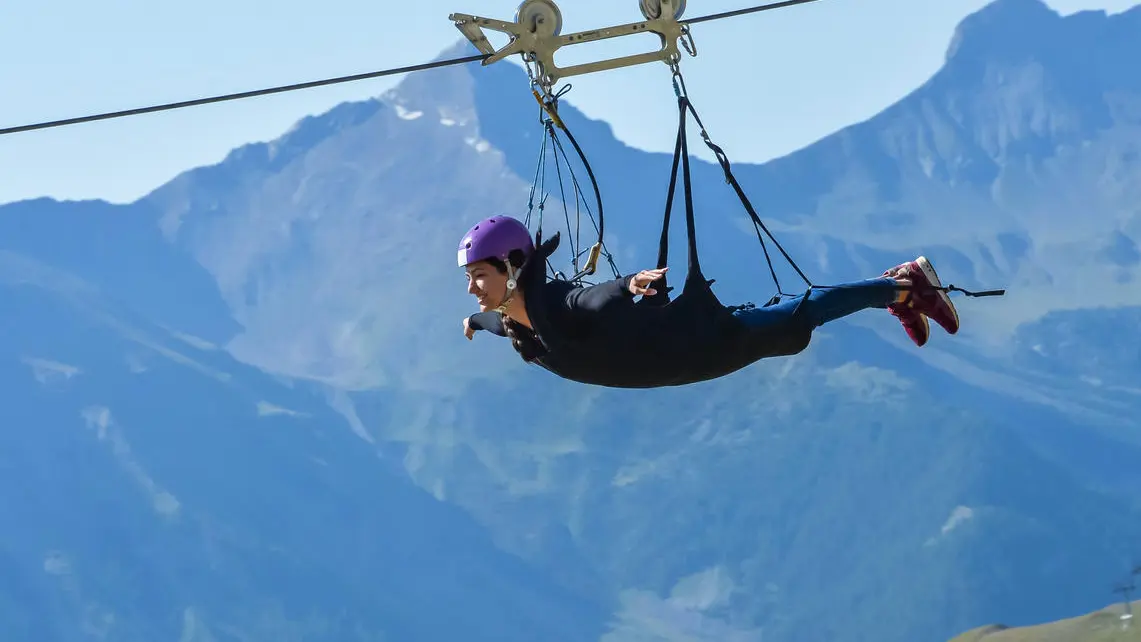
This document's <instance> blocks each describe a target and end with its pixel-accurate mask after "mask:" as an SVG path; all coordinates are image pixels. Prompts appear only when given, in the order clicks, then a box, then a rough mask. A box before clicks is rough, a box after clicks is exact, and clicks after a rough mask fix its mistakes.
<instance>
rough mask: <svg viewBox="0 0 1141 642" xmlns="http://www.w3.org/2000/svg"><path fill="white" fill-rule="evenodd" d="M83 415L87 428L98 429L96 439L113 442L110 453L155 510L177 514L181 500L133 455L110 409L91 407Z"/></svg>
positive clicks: (169, 514) (167, 515)
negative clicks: (160, 485)
mask: <svg viewBox="0 0 1141 642" xmlns="http://www.w3.org/2000/svg"><path fill="white" fill-rule="evenodd" d="M81 414H82V416H83V420H84V422H85V423H86V424H87V428H88V429H89V430H94V431H95V435H96V438H97V439H98V440H99V441H105V442H109V443H110V445H111V453H112V454H113V455H114V456H115V459H116V460H117V461H118V463H119V465H120V466H122V467H123V468H124V469H125V470H126V471H127V473H128V474H130V475H131V477H133V478H134V480H135V481H136V482H137V483H138V484H139V486H141V487H142V488H143V490H145V491H146V492H147V494H148V496H149V497H150V500H151V506H152V507H153V508H154V510H155V512H157V513H158V514H160V515H163V516H165V517H174V516H176V515H177V514H178V511H179V508H180V503H179V501H178V499H177V498H176V497H175V496H174V495H171V494H170V493H168V492H166V491H165V490H163V489H162V488H160V487H159V486H158V484H156V483H155V481H154V479H152V478H151V476H150V475H149V474H147V472H146V471H145V470H144V469H143V467H142V466H141V465H140V464H139V462H138V461H137V460H136V459H135V458H134V456H133V455H132V454H131V447H130V445H128V444H127V439H126V438H125V437H124V436H123V434H122V431H120V430H118V426H117V425H116V424H115V420H114V419H112V417H111V409H110V408H107V407H106V406H88V407H86V408H84V409H83V412H82V413H81Z"/></svg>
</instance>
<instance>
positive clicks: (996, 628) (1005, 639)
mask: <svg viewBox="0 0 1141 642" xmlns="http://www.w3.org/2000/svg"><path fill="white" fill-rule="evenodd" d="M1137 607H1138V603H1137V602H1134V603H1133V610H1134V611H1137ZM1122 613H1124V608H1123V606H1122V605H1121V604H1115V605H1113V606H1111V607H1108V608H1104V609H1102V610H1100V611H1095V612H1093V613H1089V614H1087V615H1082V616H1079V617H1074V618H1070V619H1067V620H1060V621H1058V622H1049V623H1046V624H1039V625H1036V626H1024V627H1014V628H1008V627H1004V626H1001V625H991V626H985V627H981V628H978V629H974V630H971V631H967V632H966V633H964V634H962V635H960V636H958V637H956V638H954V639H953V640H951V642H1134V641H1137V640H1141V624H1138V622H1137V621H1136V620H1134V622H1133V624H1132V625H1131V626H1129V627H1128V628H1126V627H1123V626H1122V620H1121V615H1122Z"/></svg>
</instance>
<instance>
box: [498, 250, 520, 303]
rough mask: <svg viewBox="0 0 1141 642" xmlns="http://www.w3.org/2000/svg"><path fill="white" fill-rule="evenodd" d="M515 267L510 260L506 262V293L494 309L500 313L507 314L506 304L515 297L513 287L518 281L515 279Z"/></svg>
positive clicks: (515, 286) (517, 284) (516, 285)
mask: <svg viewBox="0 0 1141 642" xmlns="http://www.w3.org/2000/svg"><path fill="white" fill-rule="evenodd" d="M515 274H516V272H515V267H514V266H513V265H511V263H510V262H508V263H507V294H506V296H504V297H503V301H502V302H500V304H499V305H498V306H496V308H495V311H496V312H498V313H500V314H507V306H508V305H509V304H510V303H511V300H512V299H513V298H515V288H517V287H519V282H518V281H516V279H515Z"/></svg>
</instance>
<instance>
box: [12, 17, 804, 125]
mask: <svg viewBox="0 0 1141 642" xmlns="http://www.w3.org/2000/svg"><path fill="white" fill-rule="evenodd" d="M818 1H819V0H783V1H782V2H774V3H770V4H762V5H757V6H755V7H749V8H747V9H737V10H735V11H726V12H723V13H716V14H711V15H708V16H702V17H700V18H693V19H690V20H680V21H679V22H681V23H682V24H697V23H701V22H710V21H713V20H721V19H724V18H733V17H736V16H741V15H745V14H749V13H757V12H760V11H770V10H772V9H782V8H784V7H791V6H794V5H798V4H807V3H809V2H818ZM488 57H489V56H488V55H483V54H480V55H475V56H465V57H463V58H451V59H448V60H437V61H435V62H429V63H423V64H419V65H410V66H407V67H394V68H392V69H383V70H381V71H373V72H368V73H363V74H354V75H351V76H340V77H337V78H327V79H325V80H314V81H310V82H302V83H296V84H292V85H282V86H280V87H269V88H267V89H255V90H252V91H243V92H239V93H235V94H224V95H221V96H211V97H208V98H197V99H194V100H184V101H180V102H174V103H166V104H162V105H154V106H151V107H139V108H136V109H125V110H122V111H113V112H107V113H103V114H93V115H91V116H78V117H76V118H64V119H62V120H52V121H46V122H42V123H34V124H31V125H20V126H17V127H6V128H4V129H0V136H3V135H7V134H18V133H21V132H29V131H34V130H37V129H49V128H52V127H63V126H65V125H78V124H80V123H89V122H93V121H98V120H109V119H112V118H123V117H126V116H138V115H141V114H150V113H154V112H160V111H170V110H173V109H184V108H186V107H197V106H200V105H208V104H212V103H220V102H226V101H230V100H241V99H244V98H254V97H257V96H267V95H270V94H280V93H284V92H289V91H298V90H301V89H311V88H313V87H322V86H326V85H336V84H341V83H348V82H356V81H360V80H368V79H372V78H381V77H384V76H395V75H398V74H406V73H412V72H417V71H426V70H428V69H438V68H440V67H447V66H451V65H462V64H467V63H469V62H479V61H482V60H484V59H486V58H488Z"/></svg>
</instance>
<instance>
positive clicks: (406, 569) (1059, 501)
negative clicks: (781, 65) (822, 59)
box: [0, 0, 1141, 642]
mask: <svg viewBox="0 0 1141 642" xmlns="http://www.w3.org/2000/svg"><path fill="white" fill-rule="evenodd" d="M1137 33H1141V7H1138V8H1134V9H1132V10H1130V11H1126V12H1123V13H1120V14H1115V15H1106V14H1105V13H1104V12H1080V13H1077V14H1073V15H1069V16H1061V15H1059V14H1058V13H1057V12H1055V11H1053V10H1051V9H1050V8H1049V7H1047V6H1046V5H1044V4H1043V3H1042V2H1040V1H1039V0H995V1H994V2H993V3H991V4H990V5H988V6H987V7H985V8H983V9H981V10H980V11H978V12H976V13H975V14H972V15H971V16H968V17H967V18H966V19H964V20H963V22H962V23H961V24H960V25H959V27H958V28H957V30H956V31H955V33H954V34H953V37H952V38H951V42H950V45H949V47H948V51H947V56H946V61H945V64H944V65H943V67H942V68H941V69H940V70H939V71H938V72H937V73H935V74H934V75H933V76H932V77H931V78H930V79H929V80H928V81H927V82H926V83H924V84H923V85H922V86H920V87H918V88H917V89H916V90H915V91H914V92H912V93H911V94H909V95H908V96H906V97H904V98H903V99H901V100H900V101H899V102H898V103H896V104H894V105H891V106H889V107H887V108H886V109H884V110H883V111H882V112H881V113H879V114H877V115H876V116H874V117H873V118H871V119H869V120H867V121H866V122H861V123H856V124H853V125H851V126H850V127H847V128H845V129H843V130H841V131H838V132H836V133H834V134H833V135H831V136H829V137H826V138H824V139H822V140H820V141H818V142H817V143H815V144H813V145H810V146H808V147H806V148H805V149H803V150H800V151H798V152H796V153H794V154H791V155H788V156H786V157H783V158H779V159H776V160H774V161H771V162H768V163H765V164H762V165H750V164H746V163H739V164H738V163H735V164H734V172H735V174H736V175H737V177H738V179H739V180H740V182H741V184H742V186H743V187H744V189H745V190H746V191H747V192H748V193H749V194H750V198H751V199H752V201H753V202H754V203H755V204H756V205H757V208H758V211H759V213H760V215H761V216H762V217H763V218H764V219H765V221H766V223H768V224H769V225H770V228H771V229H772V230H773V232H774V233H775V234H776V235H777V236H778V238H779V239H780V240H781V242H782V244H783V245H784V246H785V247H786V249H788V251H789V252H790V254H791V255H792V256H793V257H794V258H796V261H797V263H798V264H799V265H800V266H801V267H803V268H804V269H805V270H806V271H807V272H808V273H809V274H810V275H811V276H812V278H813V280H814V281H815V282H817V283H835V282H839V281H844V280H853V279H856V278H864V277H867V276H874V275H878V274H879V273H880V272H882V271H883V269H885V268H886V267H889V266H891V265H895V264H897V263H899V262H901V261H902V260H906V259H908V258H912V257H914V256H916V255H918V254H924V255H926V256H928V257H931V258H932V259H933V261H934V262H935V265H936V266H937V267H938V268H939V271H940V275H941V276H942V277H943V280H944V282H945V283H946V282H950V283H954V284H956V285H960V286H962V287H965V288H969V289H989V288H992V287H1002V288H1006V289H1007V294H1006V296H1004V297H1001V298H994V299H969V298H957V299H956V301H957V302H958V304H959V308H960V312H961V315H962V317H963V320H964V325H963V331H962V332H961V333H960V335H958V336H955V337H948V336H946V335H945V334H940V331H939V330H938V329H937V328H933V330H934V332H935V336H934V337H933V340H932V342H931V343H930V344H929V345H928V346H926V347H924V348H922V349H916V348H915V347H914V346H912V345H911V344H910V343H909V342H908V341H907V338H906V336H905V335H904V334H903V332H902V331H901V330H900V328H899V325H898V323H897V322H896V321H895V320H894V319H892V318H891V317H890V316H889V315H887V314H886V313H882V312H874V313H873V312H868V313H861V314H859V315H856V316H854V317H851V318H849V319H845V320H843V321H840V322H837V323H835V324H829V325H828V326H826V327H824V328H821V329H820V330H819V331H818V332H817V333H816V336H815V338H814V340H813V343H812V345H811V346H810V348H809V349H808V350H807V351H805V353H803V354H801V355H799V356H796V357H794V358H789V359H780V360H770V361H765V362H761V363H758V364H756V365H754V366H752V367H750V368H747V369H745V370H743V371H741V372H738V373H736V374H734V375H732V376H729V377H726V378H723V379H720V380H717V381H713V382H708V383H704V384H699V385H694V386H688V387H684V388H679V389H669V390H647V391H620V390H610V389H600V388H591V387H585V386H581V385H578V384H572V383H570V382H565V381H561V380H559V379H557V378H555V377H553V376H552V375H550V374H548V373H546V372H545V371H542V370H539V369H537V368H533V367H530V366H528V365H527V364H525V363H523V362H522V361H521V360H520V359H519V358H518V356H517V355H516V354H515V353H514V352H513V351H512V350H511V348H510V346H509V345H508V344H507V343H506V342H503V341H501V340H498V339H497V338H496V337H492V336H489V335H482V334H481V335H480V336H477V337H476V338H475V340H474V341H472V342H468V341H466V340H465V339H464V338H463V337H462V334H461V331H460V329H461V325H460V322H461V320H462V318H463V317H464V316H466V315H467V314H470V313H471V312H472V309H471V301H470V299H469V298H468V297H467V296H466V295H465V294H464V293H463V292H462V291H461V290H460V287H461V284H462V276H461V275H460V274H459V271H458V270H457V268H456V267H455V266H454V264H452V262H451V261H452V260H453V259H452V257H454V256H455V255H454V251H455V243H456V242H457V240H458V238H459V236H460V235H461V234H462V232H463V231H464V230H466V229H467V228H468V226H470V224H471V223H472V222H473V221H475V220H478V219H479V218H482V217H484V216H486V215H487V214H489V213H492V212H506V213H512V214H516V215H520V216H522V215H523V214H524V213H525V212H526V209H527V203H528V199H529V196H530V191H531V187H532V179H533V177H534V174H535V169H536V161H537V154H538V151H539V148H540V142H541V141H540V137H541V136H542V133H543V132H542V129H541V127H540V126H539V124H538V121H537V106H536V105H535V102H534V100H533V98H532V97H531V95H530V94H529V92H528V91H527V77H526V74H525V73H524V72H523V70H521V69H519V68H518V67H516V66H514V65H510V64H507V63H500V64H497V65H492V66H487V67H480V66H478V65H469V66H464V67H451V68H443V69H437V70H433V71H427V72H422V73H417V74H412V75H409V76H408V77H407V78H406V79H405V80H404V81H403V82H402V83H401V84H400V85H399V86H398V87H397V88H395V89H393V90H392V91H390V92H388V93H386V94H385V95H383V96H380V97H377V98H376V99H374V100H368V101H362V102H355V103H346V104H343V105H340V106H338V107H336V108H335V109H332V110H330V111H329V112H327V113H324V114H320V115H316V116H311V117H307V118H304V119H301V120H300V121H299V122H298V123H297V124H296V125H295V126H294V127H293V128H292V129H291V130H290V131H288V132H285V133H284V134H283V135H282V136H281V137H279V138H277V139H275V140H273V141H269V142H265V143H253V144H249V145H246V146H243V147H240V148H238V149H235V150H233V152H232V153H230V154H229V155H228V156H227V157H226V158H225V159H224V160H223V161H221V162H220V163H218V164H216V165H213V166H208V167H199V168H192V169H189V170H187V171H186V172H185V173H183V174H181V175H180V176H178V177H176V178H175V179H174V180H172V181H170V182H169V183H167V184H165V185H161V186H158V187H157V188H156V189H155V190H154V191H153V192H152V193H150V194H148V195H147V196H146V197H144V198H142V199H140V200H139V201H138V202H135V203H132V204H129V205H121V206H120V205H110V204H107V203H103V202H98V201H84V202H56V201H53V200H50V199H38V200H31V201H24V202H19V203H12V204H8V205H5V206H2V207H0V291H2V295H0V301H3V306H4V309H5V312H6V314H4V315H3V317H2V319H3V320H2V321H0V324H2V332H0V355H2V356H0V381H2V382H3V384H4V389H5V390H7V391H10V394H9V395H6V398H5V403H4V404H2V405H0V408H3V410H2V412H3V414H2V415H0V417H2V418H3V426H4V427H5V428H6V429H5V430H4V431H3V432H2V434H3V435H4V437H3V438H4V440H5V441H4V446H5V448H4V450H5V452H6V453H9V456H8V457H5V458H2V459H0V488H2V489H3V490H0V499H2V501H3V502H4V505H5V506H7V507H9V509H8V511H7V513H6V514H8V515H10V516H12V517H11V520H12V522H11V523H13V524H16V525H17V527H15V528H9V529H5V531H4V533H3V535H0V566H2V567H3V568H4V569H5V570H6V572H5V573H4V575H3V577H4V578H5V581H3V582H0V634H3V637H4V639H12V640H23V639H28V640H31V639H35V640H42V641H44V642H55V641H57V640H58V641H67V642H70V641H72V640H88V639H103V640H112V641H120V640H123V641H126V640H151V639H163V638H165V639H175V638H178V639H180V640H181V641H183V642H205V641H211V642H223V641H225V642H229V641H231V640H234V641H237V640H242V641H247V640H248V641H253V640H271V639H272V640H275V641H276V640H311V639H338V640H340V639H344V640H396V639H400V640H408V639H424V640H429V639H432V640H435V639H463V640H511V639H519V640H524V639H527V640H534V639H544V640H568V641H569V640H575V641H578V640H600V641H604V642H658V641H662V642H665V641H671V642H672V641H675V640H677V641H680V640H687V641H706V640H709V641H712V640H732V641H739V642H745V641H748V642H753V641H760V640H766V641H767V640H801V639H807V640H817V639H828V640H834V641H835V642H857V641H860V642H862V641H865V640H867V641H876V642H897V641H898V642H904V641H906V642H916V641H919V642H922V641H924V640H930V641H939V640H947V639H949V638H951V637H953V636H955V635H957V634H959V633H961V632H963V631H967V630H969V629H973V628H976V627H980V626H984V625H987V624H989V623H993V622H1004V623H1006V624H1009V625H1011V626H1020V625H1025V624H1034V623H1038V622H1045V621H1051V620H1056V619H1060V618H1064V617H1070V616H1076V615H1079V614H1082V613H1085V612H1088V611H1091V610H1094V609H1097V608H1100V607H1101V606H1102V605H1103V604H1104V603H1105V602H1106V598H1107V595H1108V590H1109V586H1110V584H1111V583H1112V581H1114V580H1115V579H1116V577H1117V576H1118V575H1119V574H1120V573H1121V572H1122V570H1123V569H1128V568H1129V565H1130V564H1131V563H1133V562H1134V561H1135V558H1136V556H1137V555H1139V554H1141V551H1138V550H1137V544H1136V542H1137V541H1138V535H1141V520H1139V519H1138V518H1139V512H1138V509H1139V507H1141V501H1139V500H1141V471H1139V469H1138V467H1137V466H1136V464H1135V462H1136V461H1137V458H1138V456H1139V455H1141V435H1139V434H1138V432H1137V430H1136V421H1135V419H1134V418H1135V417H1136V416H1137V412H1138V410H1139V409H1141V401H1139V398H1138V394H1139V393H1141V388H1139V387H1138V386H1137V384H1136V383H1135V382H1136V381H1137V380H1138V379H1137V377H1138V374H1141V360H1139V359H1138V356H1139V352H1138V349H1137V348H1136V347H1135V346H1134V345H1133V342H1132V341H1131V340H1130V338H1129V328H1130V327H1132V326H1133V325H1135V324H1136V323H1137V322H1138V321H1139V320H1141V288H1137V287H1136V286H1135V281H1136V279H1137V277H1138V266H1139V265H1141V250H1138V247H1137V239H1141V207H1139V206H1138V203H1141V80H1139V79H1138V78H1139V77H1138V76H1137V74H1136V73H1134V72H1133V71H1132V67H1133V65H1132V64H1131V62H1130V61H1132V60H1138V59H1141V39H1138V38H1137V37H1136V34H1137ZM1063 45H1064V46H1063ZM470 51H471V49H470V46H469V45H467V44H466V43H463V44H461V45H457V46H456V47H453V48H450V49H449V50H447V51H444V52H442V53H441V58H446V57H451V56H455V55H460V54H467V53H470ZM695 103H696V104H697V108H698V109H699V110H700V101H699V100H697V99H695ZM560 114H561V116H562V118H563V119H565V121H566V122H567V124H568V126H569V128H570V129H571V131H573V132H574V134H575V137H576V139H577V140H578V141H579V142H580V143H581V145H582V147H583V149H584V151H585V152H586V154H587V156H588V158H589V159H590V162H591V165H592V167H593V170H594V173H595V175H596V176H597V178H598V181H599V186H600V189H601V192H602V194H603V198H604V204H605V207H606V210H605V211H606V230H607V233H606V240H607V246H608V248H609V249H610V250H611V251H612V252H613V253H614V255H615V259H616V261H617V264H618V265H619V267H620V268H622V269H624V270H627V271H633V270H636V269H641V268H642V267H647V266H650V265H652V264H653V262H654V261H655V258H656V252H657V237H658V230H659V226H660V221H661V213H662V209H663V206H664V197H665V193H666V186H667V181H668V175H669V169H670V162H671V158H670V156H669V155H667V154H656V153H647V152H644V151H641V150H637V149H634V148H631V147H628V146H626V145H624V144H622V143H621V142H619V141H618V140H617V139H616V138H615V137H614V135H613V133H612V132H611V130H610V128H609V127H608V125H607V124H606V123H604V122H601V121H596V120H591V119H588V118H586V117H585V116H584V115H583V114H582V113H580V112H579V111H577V110H576V109H575V108H574V105H573V94H571V95H569V96H568V97H567V98H564V99H563V101H562V107H561V111H560ZM706 124H707V125H708V126H709V128H710V133H711V135H712V136H713V139H714V140H715V141H719V142H722V141H725V140H731V134H732V128H733V127H734V126H738V125H737V124H735V123H706ZM694 144H700V143H699V142H697V143H694ZM691 147H692V145H691ZM727 147H728V148H731V146H730V145H727ZM548 180H551V179H548ZM693 184H694V190H695V199H696V204H697V208H698V227H699V231H698V234H699V242H700V248H701V250H702V264H703V268H704V270H705V272H706V273H707V274H708V275H709V276H710V277H712V278H716V279H717V281H716V284H715V286H714V287H715V289H716V291H717V293H718V295H719V296H720V297H721V298H722V299H723V300H724V301H725V302H727V303H738V302H742V301H753V302H756V303H757V304H758V305H759V304H761V303H763V302H764V301H765V300H767V299H768V298H769V297H770V296H771V295H772V294H773V291H772V287H773V286H772V285H771V284H769V283H768V282H766V281H765V279H767V278H768V277H767V269H766V268H765V265H764V256H763V254H762V253H761V251H760V248H758V247H757V244H756V240H755V238H754V237H753V229H752V227H751V225H749V223H748V218H747V217H746V216H745V213H744V211H743V209H742V207H741V205H740V203H739V202H738V201H737V198H736V196H735V195H734V194H733V193H732V190H730V189H729V188H728V187H726V186H725V184H724V180H723V176H722V174H721V170H720V168H719V167H717V166H716V165H715V164H711V163H706V162H702V161H697V160H695V161H694V167H693ZM568 189H569V186H568ZM587 189H589V188H587ZM550 192H551V193H550V196H549V198H548V201H547V203H546V214H545V216H549V217H550V218H549V219H545V220H547V221H553V222H552V223H550V225H555V226H556V228H557V226H558V225H559V224H560V223H561V222H562V219H561V217H562V205H561V203H560V202H559V201H560V193H559V192H558V191H557V188H555V187H553V186H552V187H551V188H550ZM587 202H588V203H589V202H590V200H589V196H588V198H587ZM567 204H568V205H569V206H570V207H571V208H572V209H573V207H574V203H573V202H571V201H568V202H567ZM675 211H677V210H675ZM676 228H677V229H676V232H675V233H674V234H673V235H672V237H671V238H673V239H675V240H673V241H672V243H673V245H672V248H674V250H673V256H674V257H675V258H674V263H675V264H679V265H677V267H675V271H676V272H677V273H678V275H677V276H674V277H673V278H674V279H675V284H680V280H679V279H680V276H681V273H682V272H683V270H684V265H681V264H680V263H681V262H682V261H683V260H684V250H683V248H684V245H683V238H684V237H683V236H682V234H683V226H682V225H680V224H679V225H676ZM770 250H771V248H770ZM560 252H562V250H560ZM563 256H564V258H565V256H566V255H565V254H564V255H563ZM743 267H744V268H745V269H746V270H747V274H748V276H747V277H745V278H741V277H739V276H735V275H738V274H741V272H742V268H743ZM752 270H756V271H755V272H752ZM671 274H673V272H671ZM780 276H781V282H782V286H784V289H785V290H791V291H797V290H796V289H797V288H800V284H798V283H797V282H796V279H795V275H793V274H791V273H790V271H789V270H788V269H787V267H784V268H782V272H781V274H780ZM758 284H761V285H758ZM1122 332H1124V333H1125V335H1126V336H1125V337H1124V338H1119V337H1118V334H1119V333H1122Z"/></svg>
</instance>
